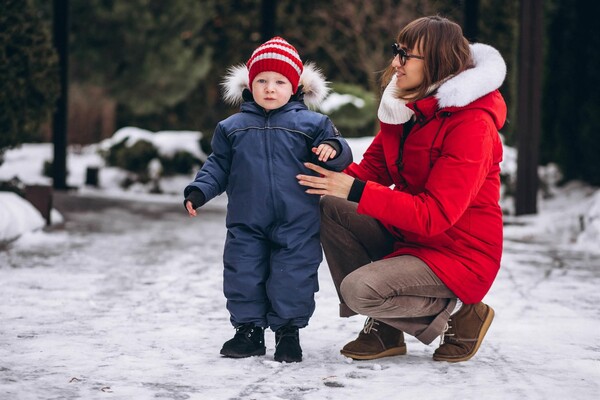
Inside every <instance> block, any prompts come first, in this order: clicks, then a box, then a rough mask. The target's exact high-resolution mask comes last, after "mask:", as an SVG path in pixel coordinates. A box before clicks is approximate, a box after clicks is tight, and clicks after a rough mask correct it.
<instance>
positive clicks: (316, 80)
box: [299, 62, 331, 107]
mask: <svg viewBox="0 0 600 400" xmlns="http://www.w3.org/2000/svg"><path fill="white" fill-rule="evenodd" d="M328 84H329V82H327V81H326V80H325V75H323V72H322V71H321V70H320V69H319V68H317V66H316V65H315V64H314V63H311V62H309V63H306V64H305V65H304V71H303V72H302V75H300V83H299V85H302V86H303V91H304V102H305V103H306V105H307V106H309V107H317V106H318V105H319V104H321V103H322V102H323V100H325V97H327V95H328V94H329V92H330V90H331V89H330V88H329V86H328Z"/></svg>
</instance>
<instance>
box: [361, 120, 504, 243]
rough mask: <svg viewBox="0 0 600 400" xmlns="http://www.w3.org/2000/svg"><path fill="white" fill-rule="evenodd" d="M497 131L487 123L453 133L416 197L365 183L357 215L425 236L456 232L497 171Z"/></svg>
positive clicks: (466, 124)
mask: <svg viewBox="0 0 600 400" xmlns="http://www.w3.org/2000/svg"><path fill="white" fill-rule="evenodd" d="M497 136H498V132H497V130H496V129H495V127H494V126H493V124H492V123H491V122H488V121H485V120H484V119H475V120H469V121H464V122H463V123H461V124H459V125H458V126H457V127H455V128H454V129H453V130H452V131H449V132H448V134H447V136H446V138H445V140H444V145H443V148H442V153H441V155H440V157H439V159H438V160H437V161H436V162H435V164H434V165H433V166H432V169H431V172H430V174H429V177H428V179H427V182H426V184H425V188H424V190H423V192H421V193H419V194H416V195H413V194H410V193H406V192H401V191H397V190H391V189H390V188H389V187H386V186H382V185H379V184H376V183H375V182H367V185H366V187H365V190H364V192H363V195H362V197H361V200H360V202H359V204H358V212H359V213H361V214H367V215H370V216H372V217H374V218H377V219H378V220H380V221H382V222H383V223H385V224H389V225H392V226H394V227H396V228H399V229H401V230H405V231H409V232H414V233H416V234H419V235H423V236H429V237H430V236H435V235H437V234H440V233H442V232H444V231H446V230H447V229H448V228H450V227H452V226H453V225H454V224H455V223H456V222H457V221H458V220H459V218H460V217H461V216H462V215H463V214H464V213H465V211H466V210H467V208H468V207H469V205H470V204H471V203H472V202H473V199H474V198H475V196H477V194H478V193H479V190H480V189H481V187H482V185H483V184H484V182H485V180H486V178H487V177H488V174H489V172H490V170H491V168H492V166H493V159H494V157H493V152H494V147H495V144H494V137H497Z"/></svg>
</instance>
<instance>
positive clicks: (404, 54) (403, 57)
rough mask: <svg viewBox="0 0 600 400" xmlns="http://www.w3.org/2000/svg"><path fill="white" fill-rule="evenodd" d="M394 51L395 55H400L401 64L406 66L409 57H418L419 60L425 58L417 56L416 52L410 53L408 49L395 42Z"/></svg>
mask: <svg viewBox="0 0 600 400" xmlns="http://www.w3.org/2000/svg"><path fill="white" fill-rule="evenodd" d="M392 52H393V53H394V57H396V56H400V65H402V66H404V64H406V60H408V59H409V58H418V59H419V60H424V59H425V57H423V56H415V55H414V54H408V53H407V52H406V50H404V49H403V48H402V47H400V45H399V44H398V43H394V44H393V45H392Z"/></svg>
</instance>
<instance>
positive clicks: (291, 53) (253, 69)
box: [246, 36, 304, 93]
mask: <svg viewBox="0 0 600 400" xmlns="http://www.w3.org/2000/svg"><path fill="white" fill-rule="evenodd" d="M246 67H248V74H249V75H248V78H249V82H250V88H252V81H253V80H254V78H256V75H258V74H259V73H261V72H264V71H274V72H279V73H280V74H281V75H283V76H285V77H286V78H288V80H289V81H290V82H291V83H292V89H293V91H294V93H296V90H298V81H300V75H301V74H302V70H303V69H304V67H303V66H302V60H301V59H300V55H299V54H298V52H297V51H296V49H295V48H294V46H292V45H291V44H289V43H288V42H286V41H285V40H284V39H282V38H280V37H279V36H276V37H274V38H273V39H271V40H269V41H267V42H265V43H263V44H262V45H260V46H259V47H258V48H257V49H256V50H254V53H252V56H251V57H250V59H249V60H248V62H247V63H246Z"/></svg>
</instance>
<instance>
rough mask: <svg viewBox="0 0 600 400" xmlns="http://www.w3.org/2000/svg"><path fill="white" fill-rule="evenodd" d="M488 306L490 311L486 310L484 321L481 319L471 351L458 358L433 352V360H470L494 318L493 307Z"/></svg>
mask: <svg viewBox="0 0 600 400" xmlns="http://www.w3.org/2000/svg"><path fill="white" fill-rule="evenodd" d="M488 308H489V310H490V311H489V312H488V315H487V316H486V317H485V321H483V325H482V326H481V333H480V334H479V338H478V339H477V343H475V347H473V351H471V352H470V353H469V354H467V355H466V356H463V357H459V358H453V357H444V356H439V355H438V356H436V355H435V354H434V355H433V359H434V361H447V362H461V361H467V360H470V359H471V357H473V356H474V355H475V354H476V353H477V350H479V346H481V342H483V338H484V337H485V334H486V333H487V331H488V329H489V327H490V325H491V324H492V320H493V319H494V315H495V313H494V309H493V308H492V307H490V306H488Z"/></svg>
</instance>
